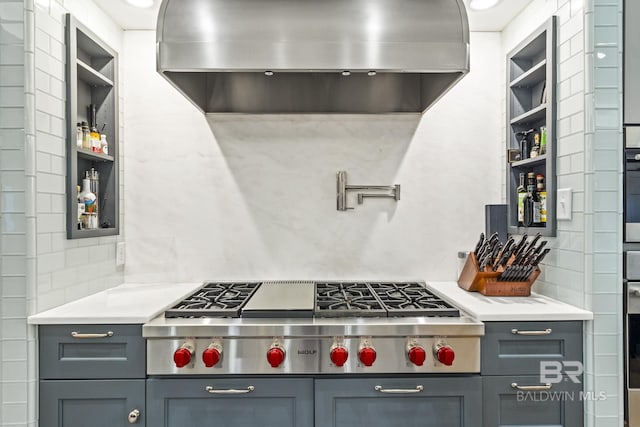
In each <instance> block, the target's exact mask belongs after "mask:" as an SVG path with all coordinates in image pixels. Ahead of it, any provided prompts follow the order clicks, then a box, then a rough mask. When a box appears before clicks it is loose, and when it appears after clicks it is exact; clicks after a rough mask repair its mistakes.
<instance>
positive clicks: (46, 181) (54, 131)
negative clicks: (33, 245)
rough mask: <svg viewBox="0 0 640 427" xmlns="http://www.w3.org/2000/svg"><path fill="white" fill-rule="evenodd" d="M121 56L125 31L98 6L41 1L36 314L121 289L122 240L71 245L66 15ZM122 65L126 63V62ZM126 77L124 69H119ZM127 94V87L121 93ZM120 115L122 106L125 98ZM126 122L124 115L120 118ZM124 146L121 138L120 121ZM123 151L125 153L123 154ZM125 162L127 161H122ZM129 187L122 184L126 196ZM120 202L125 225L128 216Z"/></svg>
mask: <svg viewBox="0 0 640 427" xmlns="http://www.w3.org/2000/svg"><path fill="white" fill-rule="evenodd" d="M67 12H69V13H71V14H73V15H74V16H75V17H76V18H77V19H78V20H79V21H80V22H82V23H83V24H85V26H87V27H88V28H89V29H90V30H91V31H92V32H93V33H95V34H96V35H97V36H98V37H99V38H101V39H102V40H103V41H104V42H105V43H107V44H108V45H110V46H111V47H112V48H113V49H115V50H116V51H118V52H122V44H123V31H122V29H121V28H120V27H118V26H117V25H116V24H115V23H114V22H113V21H112V20H111V19H110V18H109V17H108V16H107V15H106V14H105V13H104V12H103V11H102V10H101V9H99V8H98V7H97V6H96V5H95V3H93V1H87V0H37V1H36V8H35V45H36V50H35V94H36V97H35V102H36V104H35V126H36V150H37V154H36V159H35V160H36V168H37V176H36V182H37V186H36V192H37V199H36V205H37V254H38V259H37V295H38V297H37V300H36V307H35V310H36V311H42V310H46V309H48V308H51V307H54V306H57V305H60V304H63V303H65V302H69V301H72V300H75V299H78V298H80V297H82V296H85V295H88V294H91V293H94V292H97V291H100V290H103V289H107V288H110V287H112V286H115V285H118V284H120V283H122V281H123V279H124V270H123V269H122V268H121V267H120V268H118V267H116V263H115V254H116V250H115V247H116V242H117V241H118V240H122V239H124V230H123V228H122V227H121V234H120V236H117V237H116V236H109V237H101V238H90V239H76V240H67V235H66V202H65V200H66V187H65V182H66V181H65V180H66V177H65V176H66V149H65V144H66V142H65V141H66V128H65V123H66V117H65V116H66V114H65V100H66V94H65V91H66V86H65V74H64V73H65V46H64V19H65V13H67ZM121 62H122V61H121ZM120 68H121V72H120V74H122V63H121V64H120ZM120 93H121V94H122V82H121V90H120ZM120 98H121V99H120V105H121V110H122V106H123V102H122V96H121V97H120ZM121 116H122V112H121ZM120 123H121V130H120V134H121V138H120V143H121V146H122V144H124V139H123V138H122V128H123V127H124V124H123V123H122V117H121V121H120ZM121 151H122V150H121ZM121 160H122V156H121ZM123 186H124V182H123V180H122V179H121V192H122V189H123ZM120 196H121V205H120V213H121V218H120V221H121V224H122V220H123V215H124V210H125V209H124V206H123V205H122V200H123V196H122V194H121V195H120Z"/></svg>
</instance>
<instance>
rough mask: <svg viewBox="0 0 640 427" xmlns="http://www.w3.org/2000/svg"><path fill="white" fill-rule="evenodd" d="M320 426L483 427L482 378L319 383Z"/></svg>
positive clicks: (317, 388) (318, 417)
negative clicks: (480, 426) (480, 423)
mask: <svg viewBox="0 0 640 427" xmlns="http://www.w3.org/2000/svg"><path fill="white" fill-rule="evenodd" d="M315 392H316V400H315V401H316V411H315V412H316V416H315V418H316V424H315V425H316V426H323V427H329V426H331V427H389V426H395V425H402V427H463V426H466V427H477V426H478V419H479V417H480V414H481V413H482V406H481V400H482V398H481V380H480V377H456V378H433V377H423V378H419V377H418V378H412V379H394V378H378V379H346V378H345V379H320V380H316V387H315Z"/></svg>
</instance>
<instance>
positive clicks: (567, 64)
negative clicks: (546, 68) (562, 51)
mask: <svg viewBox="0 0 640 427" xmlns="http://www.w3.org/2000/svg"><path fill="white" fill-rule="evenodd" d="M583 70H584V56H583V55H574V56H572V57H570V58H569V59H567V60H566V61H564V62H561V63H560V65H559V67H558V81H559V82H564V81H566V80H568V79H569V78H571V77H572V76H574V75H576V74H578V73H580V72H582V71H583Z"/></svg>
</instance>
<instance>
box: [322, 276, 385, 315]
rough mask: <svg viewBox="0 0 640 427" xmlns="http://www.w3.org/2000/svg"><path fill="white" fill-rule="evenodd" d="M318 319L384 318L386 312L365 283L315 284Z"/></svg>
mask: <svg viewBox="0 0 640 427" xmlns="http://www.w3.org/2000/svg"><path fill="white" fill-rule="evenodd" d="M315 307H316V308H315V315H316V316H318V317H352V316H357V317H363V316H368V317H385V316H386V315H387V311H386V310H385V308H384V307H383V305H382V303H381V301H380V300H379V299H378V298H377V297H376V296H375V294H374V293H373V291H372V290H371V288H370V287H369V286H368V285H367V284H366V283H350V282H325V283H316V304H315Z"/></svg>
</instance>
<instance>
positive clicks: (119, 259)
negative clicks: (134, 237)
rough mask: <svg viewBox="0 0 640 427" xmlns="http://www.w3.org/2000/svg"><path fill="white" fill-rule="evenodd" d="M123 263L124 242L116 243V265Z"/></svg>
mask: <svg viewBox="0 0 640 427" xmlns="http://www.w3.org/2000/svg"><path fill="white" fill-rule="evenodd" d="M121 265H124V242H118V243H116V267H119V266H121Z"/></svg>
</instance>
